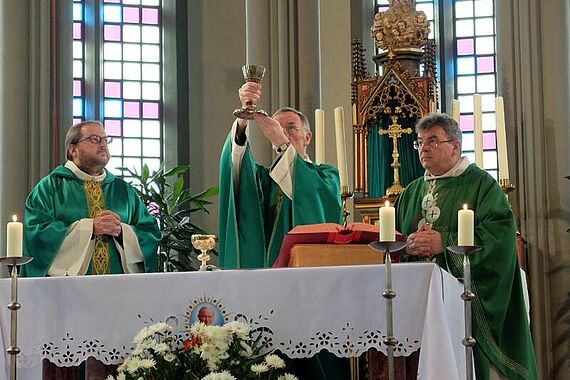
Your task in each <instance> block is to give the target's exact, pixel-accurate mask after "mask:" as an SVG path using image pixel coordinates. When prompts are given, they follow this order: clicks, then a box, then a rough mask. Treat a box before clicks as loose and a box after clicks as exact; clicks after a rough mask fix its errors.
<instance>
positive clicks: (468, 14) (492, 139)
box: [376, 0, 498, 178]
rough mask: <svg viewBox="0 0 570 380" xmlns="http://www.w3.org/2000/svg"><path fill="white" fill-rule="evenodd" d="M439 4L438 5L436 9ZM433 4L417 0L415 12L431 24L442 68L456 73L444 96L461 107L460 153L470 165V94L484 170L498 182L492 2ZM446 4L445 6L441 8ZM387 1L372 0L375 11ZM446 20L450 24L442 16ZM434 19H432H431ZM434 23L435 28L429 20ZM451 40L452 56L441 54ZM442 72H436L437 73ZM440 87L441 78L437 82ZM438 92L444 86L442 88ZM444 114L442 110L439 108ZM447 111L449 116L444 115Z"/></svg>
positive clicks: (462, 0) (455, 0)
mask: <svg viewBox="0 0 570 380" xmlns="http://www.w3.org/2000/svg"><path fill="white" fill-rule="evenodd" d="M438 4H440V5H438ZM441 4H442V2H435V1H434V0H416V9H417V10H421V11H424V12H425V14H426V16H427V18H428V20H429V21H430V26H431V32H430V36H429V38H432V39H435V40H436V41H437V45H438V49H439V50H440V51H442V50H443V51H442V53H443V54H442V55H441V54H440V57H445V58H443V63H442V62H441V61H440V62H439V65H442V64H444V65H453V67H452V68H451V69H452V71H453V72H454V73H455V76H454V83H453V88H454V90H455V93H454V94H444V96H445V97H446V98H447V99H441V96H440V102H442V103H444V104H448V103H449V102H450V100H451V99H452V98H455V99H458V100H459V101H460V103H461V107H460V108H461V116H460V123H459V124H460V127H461V130H462V131H463V154H465V155H466V156H467V157H469V160H470V161H471V162H474V161H475V153H474V148H475V142H474V137H473V129H474V120H473V94H476V93H478V94H481V98H482V100H481V104H482V113H483V116H482V120H483V123H482V124H483V166H484V168H485V169H486V170H487V171H488V172H489V174H491V175H492V176H493V177H495V178H497V167H498V166H497V150H496V133H495V130H496V128H495V102H494V99H495V96H496V95H497V88H496V83H497V73H496V52H495V46H496V30H495V11H494V0H453V1H452V2H451V5H452V9H451V10H449V9H442V8H443V7H444V6H446V5H441ZM446 4H447V3H446ZM388 5H389V0H376V12H378V11H385V10H387V9H388ZM447 15H451V17H452V20H450V21H448V20H447V19H446V17H449V16H447ZM436 16H437V17H436ZM436 19H437V20H438V23H435V22H434V20H436ZM446 22H448V23H452V25H453V30H452V35H446V34H445V33H446V31H447V29H446V28H443V27H439V25H444V24H445V23H446ZM450 40H452V41H453V44H452V46H453V47H454V51H445V47H446V46H447V45H448V44H446V43H445V41H450ZM438 72H441V70H438ZM439 81H440V83H441V78H439ZM442 87H443V86H442ZM443 109H445V107H443ZM448 112H451V111H450V110H448Z"/></svg>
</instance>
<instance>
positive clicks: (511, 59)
mask: <svg viewBox="0 0 570 380" xmlns="http://www.w3.org/2000/svg"><path fill="white" fill-rule="evenodd" d="M496 4H497V27H498V30H497V35H498V47H497V48H498V55H497V69H498V72H499V95H503V96H504V97H505V106H506V109H505V116H506V119H507V120H506V121H507V140H508V148H509V161H510V162H513V163H516V165H514V166H511V173H510V174H511V182H514V184H515V185H516V186H517V190H516V191H515V192H514V193H513V194H512V195H511V203H512V204H513V207H514V208H515V213H516V215H517V218H518V222H519V226H520V229H521V232H522V234H523V236H524V237H525V238H526V240H527V243H528V244H527V254H528V261H529V273H528V274H529V276H530V283H529V287H530V295H531V321H532V331H533V339H534V343H535V349H536V356H537V361H538V369H539V372H540V374H541V378H554V379H562V378H568V376H570V370H569V368H568V364H569V363H570V344H568V342H567V339H566V340H564V339H563V340H562V342H561V343H558V342H557V339H559V338H561V337H562V336H563V334H564V333H566V334H567V333H568V325H567V324H565V323H564V322H563V321H562V320H558V321H557V320H556V314H557V313H558V311H560V310H563V305H567V306H570V299H569V296H568V292H569V290H570V254H569V251H568V246H569V242H570V240H569V234H568V233H567V232H566V229H567V228H568V227H570V217H569V212H568V210H569V206H570V195H569V194H570V191H569V190H570V181H568V180H566V179H565V178H564V176H566V175H570V167H569V165H570V150H569V148H570V147H569V141H570V131H569V128H568V120H569V119H570V107H568V105H569V104H570V80H569V79H570V78H569V74H568V70H569V68H570V65H569V61H570V58H569V56H568V51H569V41H570V35H569V32H568V30H569V27H568V24H569V22H570V5H569V4H568V2H559V1H540V0H521V1H517V2H507V1H505V2H502V1H501V2H496ZM566 317H570V314H567V315H566Z"/></svg>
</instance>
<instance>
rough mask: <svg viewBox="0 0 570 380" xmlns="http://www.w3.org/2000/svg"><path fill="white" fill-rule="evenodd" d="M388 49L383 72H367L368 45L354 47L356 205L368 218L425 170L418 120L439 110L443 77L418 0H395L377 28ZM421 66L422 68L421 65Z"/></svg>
mask: <svg viewBox="0 0 570 380" xmlns="http://www.w3.org/2000/svg"><path fill="white" fill-rule="evenodd" d="M371 32H372V36H373V37H374V40H375V43H376V46H377V47H378V48H379V49H381V50H382V51H383V52H381V53H380V54H378V55H376V56H374V57H373V60H374V62H375V63H376V65H377V66H378V67H380V68H381V72H382V73H381V74H375V75H371V74H369V73H368V72H367V69H366V65H365V58H364V49H363V48H362V45H361V43H360V42H359V41H354V42H353V47H352V64H353V68H352V77H353V82H352V86H353V87H352V115H353V133H354V194H355V197H354V205H355V209H356V210H357V211H358V212H359V213H360V215H361V216H362V219H363V221H364V222H368V223H374V222H375V220H377V218H378V217H377V212H378V207H379V206H380V205H381V204H383V203H384V202H385V201H386V200H391V201H393V200H394V199H395V197H396V196H397V195H398V194H399V193H400V192H401V191H402V190H403V188H404V187H405V186H406V185H407V184H408V183H409V182H411V181H412V180H414V179H415V178H417V177H419V176H420V175H422V174H423V169H422V168H421V165H420V164H419V160H418V157H417V153H416V152H415V151H414V150H413V140H415V138H416V134H415V132H414V126H415V123H416V122H417V120H419V119H420V118H421V117H423V116H425V115H426V114H427V113H429V112H433V111H435V110H436V109H437V103H438V98H437V81H436V79H435V76H436V68H435V56H436V51H435V50H436V49H435V45H434V44H433V43H428V40H427V37H428V35H429V22H428V21H427V18H426V15H425V14H424V13H423V12H418V11H416V9H415V6H414V1H413V0H392V1H391V2H390V7H389V8H388V10H387V11H385V12H379V13H378V14H376V16H375V17H374V25H373V27H372V29H371ZM420 68H421V70H420Z"/></svg>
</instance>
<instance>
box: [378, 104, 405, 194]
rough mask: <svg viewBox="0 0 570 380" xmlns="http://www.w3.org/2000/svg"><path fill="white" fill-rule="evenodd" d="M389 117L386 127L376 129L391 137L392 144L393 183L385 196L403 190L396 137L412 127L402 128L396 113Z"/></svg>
mask: <svg viewBox="0 0 570 380" xmlns="http://www.w3.org/2000/svg"><path fill="white" fill-rule="evenodd" d="M385 111H389V110H385ZM396 112H398V110H396ZM386 113H389V112H386ZM390 118H391V119H392V124H391V125H390V126H389V127H388V129H381V130H380V131H378V133H380V134H381V135H388V137H389V138H391V139H392V145H393V149H392V159H393V161H392V165H390V166H392V167H393V168H394V184H393V185H392V186H390V187H389V188H388V190H386V196H387V197H389V196H395V195H398V194H400V193H401V192H402V191H403V190H404V188H403V187H402V185H401V184H400V170H399V169H400V162H399V161H398V158H399V157H400V154H399V153H398V139H399V138H400V137H402V134H404V133H406V134H410V133H412V128H405V129H402V126H401V125H400V124H398V116H397V115H391V116H390Z"/></svg>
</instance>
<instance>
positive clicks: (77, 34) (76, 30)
mask: <svg viewBox="0 0 570 380" xmlns="http://www.w3.org/2000/svg"><path fill="white" fill-rule="evenodd" d="M81 37H82V36H81V23H80V22H74V23H73V39H74V40H80V39H81Z"/></svg>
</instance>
